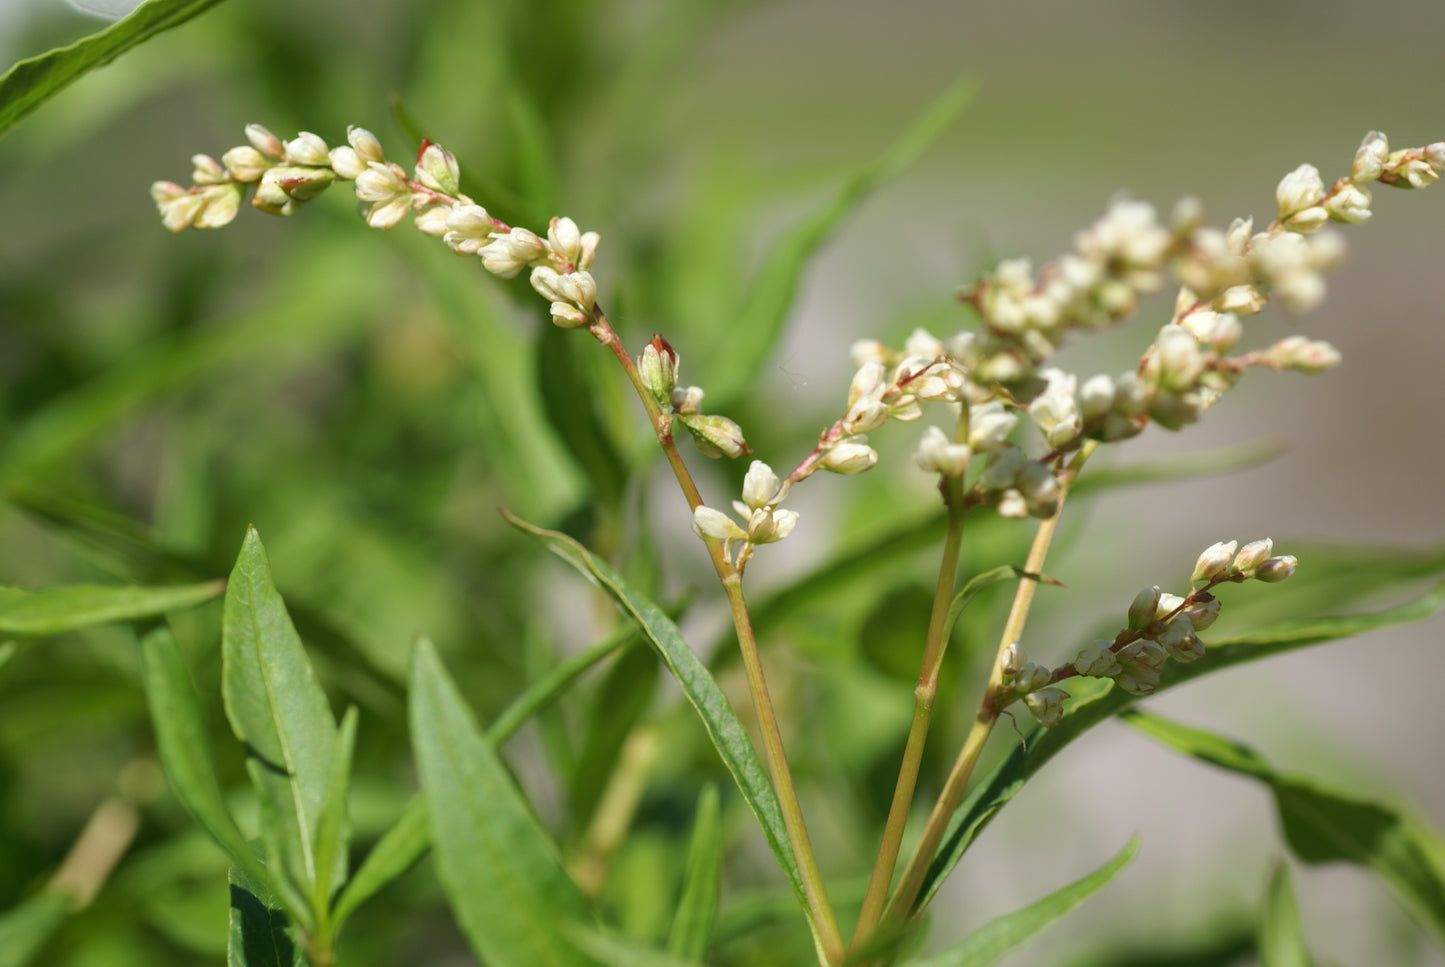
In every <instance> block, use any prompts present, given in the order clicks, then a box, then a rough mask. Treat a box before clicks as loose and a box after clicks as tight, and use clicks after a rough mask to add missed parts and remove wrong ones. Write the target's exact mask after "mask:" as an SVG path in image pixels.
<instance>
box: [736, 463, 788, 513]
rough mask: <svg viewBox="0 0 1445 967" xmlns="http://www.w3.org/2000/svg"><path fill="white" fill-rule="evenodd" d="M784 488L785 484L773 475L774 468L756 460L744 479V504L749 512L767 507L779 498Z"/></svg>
mask: <svg viewBox="0 0 1445 967" xmlns="http://www.w3.org/2000/svg"><path fill="white" fill-rule="evenodd" d="M782 486H783V482H782V481H781V480H779V479H778V475H777V474H775V473H773V468H772V467H769V466H768V465H767V464H766V463H763V462H762V461H761V460H754V461H753V462H752V465H751V466H749V467H748V472H747V475H746V476H744V477H743V503H744V504H746V505H747V507H748V509H749V510H758V509H759V508H762V507H766V506H768V505H769V504H771V503H772V502H773V499H774V498H776V497H777V496H778V490H779V489H781V488H782Z"/></svg>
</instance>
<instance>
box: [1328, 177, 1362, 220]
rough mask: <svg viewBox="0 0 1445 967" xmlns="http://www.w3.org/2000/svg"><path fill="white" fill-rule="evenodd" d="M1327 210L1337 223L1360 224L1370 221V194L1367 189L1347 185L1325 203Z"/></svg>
mask: <svg viewBox="0 0 1445 967" xmlns="http://www.w3.org/2000/svg"><path fill="white" fill-rule="evenodd" d="M1325 209H1326V210H1327V211H1328V212H1329V215H1330V218H1332V219H1333V220H1335V221H1337V222H1347V223H1349V224H1358V223H1360V222H1364V221H1369V218H1370V192H1369V191H1368V189H1365V188H1357V187H1355V186H1354V185H1345V186H1344V187H1343V188H1341V189H1340V190H1339V191H1337V192H1335V193H1334V195H1332V196H1331V197H1330V199H1329V200H1328V201H1326V202H1325Z"/></svg>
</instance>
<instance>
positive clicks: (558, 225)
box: [547, 218, 582, 266]
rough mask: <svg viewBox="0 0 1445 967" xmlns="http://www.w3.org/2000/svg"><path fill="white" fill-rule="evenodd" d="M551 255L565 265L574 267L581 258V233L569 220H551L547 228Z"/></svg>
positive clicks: (574, 223) (575, 224)
mask: <svg viewBox="0 0 1445 967" xmlns="http://www.w3.org/2000/svg"><path fill="white" fill-rule="evenodd" d="M547 241H548V242H549V243H550V245H551V249H552V253H553V254H554V255H556V256H557V257H558V258H559V259H561V260H562V262H563V263H564V264H565V265H568V266H576V265H577V263H578V262H579V261H580V260H581V258H582V233H581V232H580V231H578V229H577V223H576V222H574V221H572V219H570V218H553V219H552V221H551V223H550V224H549V225H548V226H547Z"/></svg>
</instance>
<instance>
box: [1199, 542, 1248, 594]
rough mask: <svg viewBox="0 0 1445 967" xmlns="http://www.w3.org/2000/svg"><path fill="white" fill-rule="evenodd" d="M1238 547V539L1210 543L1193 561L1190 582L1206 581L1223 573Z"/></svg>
mask: <svg viewBox="0 0 1445 967" xmlns="http://www.w3.org/2000/svg"><path fill="white" fill-rule="evenodd" d="M1238 549H1239V542H1238V541H1220V542H1219V543H1217V544H1210V545H1209V546H1208V547H1206V548H1205V549H1204V552H1203V553H1202V554H1200V555H1199V560H1197V561H1195V562H1194V574H1193V575H1192V576H1191V577H1190V578H1189V583H1190V584H1198V583H1199V582H1200V581H1208V580H1209V579H1210V578H1212V577H1217V576H1219V575H1220V574H1223V573H1224V569H1225V568H1227V567H1229V561H1230V559H1231V558H1233V557H1234V552H1235V551H1237V550H1238Z"/></svg>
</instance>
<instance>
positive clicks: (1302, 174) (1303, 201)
mask: <svg viewBox="0 0 1445 967" xmlns="http://www.w3.org/2000/svg"><path fill="white" fill-rule="evenodd" d="M1274 197H1275V199H1276V200H1277V201H1278V202H1279V217H1280V218H1281V219H1286V218H1289V217H1290V216H1291V215H1293V214H1295V213H1296V212H1302V211H1304V210H1305V209H1307V208H1311V207H1313V206H1315V205H1318V204H1319V203H1320V200H1321V199H1322V198H1324V197H1325V183H1324V181H1323V179H1321V178H1320V172H1319V169H1318V168H1316V167H1315V166H1314V165H1309V164H1305V165H1300V166H1299V167H1298V168H1296V169H1295V170H1294V171H1291V172H1290V173H1289V174H1287V175H1285V176H1284V177H1283V178H1282V179H1280V183H1279V187H1277V188H1276V189H1275V190H1274Z"/></svg>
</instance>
